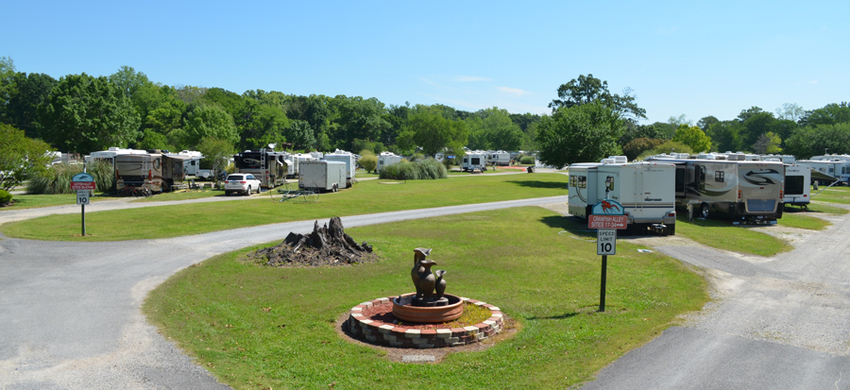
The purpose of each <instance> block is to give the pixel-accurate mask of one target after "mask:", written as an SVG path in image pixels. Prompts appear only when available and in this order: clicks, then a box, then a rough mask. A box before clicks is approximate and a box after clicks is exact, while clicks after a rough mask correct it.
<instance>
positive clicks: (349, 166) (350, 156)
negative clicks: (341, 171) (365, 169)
mask: <svg viewBox="0 0 850 390" xmlns="http://www.w3.org/2000/svg"><path fill="white" fill-rule="evenodd" d="M359 157H360V156H358V155H356V154H354V153H351V152H346V151H344V150H339V149H337V150H335V151H334V152H333V153H325V156H324V157H323V158H322V159H323V160H325V161H339V162H344V163H345V172H346V179H345V180H346V183H347V186H348V187H351V185H352V184H353V183H354V174H355V172H354V171H355V170H356V169H357V159H358V158H359Z"/></svg>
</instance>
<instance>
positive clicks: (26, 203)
mask: <svg viewBox="0 0 850 390" xmlns="http://www.w3.org/2000/svg"><path fill="white" fill-rule="evenodd" d="M110 199H114V198H112V197H109V196H105V195H103V193H100V192H95V195H94V196H93V197H92V198H91V201H92V202H99V201H102V200H110ZM12 201H14V202H15V203H14V204H12V205H11V206H8V207H0V213H2V212H3V211H5V210H21V209H33V208H37V207H50V206H65V205H75V204H77V195H76V194H51V195H33V194H21V195H12Z"/></svg>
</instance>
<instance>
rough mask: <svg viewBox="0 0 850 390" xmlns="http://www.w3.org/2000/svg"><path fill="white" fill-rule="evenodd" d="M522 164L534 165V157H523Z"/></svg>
mask: <svg viewBox="0 0 850 390" xmlns="http://www.w3.org/2000/svg"><path fill="white" fill-rule="evenodd" d="M519 163H520V164H527V165H534V156H522V157H520V158H519Z"/></svg>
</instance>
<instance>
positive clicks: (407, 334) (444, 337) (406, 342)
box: [348, 297, 504, 348]
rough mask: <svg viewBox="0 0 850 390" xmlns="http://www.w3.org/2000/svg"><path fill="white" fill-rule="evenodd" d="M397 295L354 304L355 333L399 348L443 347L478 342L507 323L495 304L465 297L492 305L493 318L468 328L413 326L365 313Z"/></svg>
mask: <svg viewBox="0 0 850 390" xmlns="http://www.w3.org/2000/svg"><path fill="white" fill-rule="evenodd" d="M392 298H393V297H385V298H378V299H374V300H371V301H368V302H363V303H361V304H359V305H357V306H354V307H352V308H351V311H350V313H349V316H348V328H349V330H350V331H351V333H352V334H353V335H354V337H356V338H358V339H360V340H362V341H365V342H368V343H371V344H377V345H383V346H386V347H398V348H443V347H458V346H462V345H468V344H474V343H477V342H479V341H483V340H486V339H488V338H489V337H491V336H495V335H496V334H498V333H499V332H500V331H501V330H502V327H503V323H504V322H503V321H502V319H503V316H502V311H501V310H500V309H499V308H498V307H496V306H493V305H490V304H487V303H485V302H481V301H478V300H475V299H469V298H463V297H461V300H463V301H464V302H465V303H472V304H475V305H477V306H483V307H486V308H488V309H490V318H488V319H487V320H486V321H484V322H482V323H480V324H475V325H472V326H467V327H464V328H438V329H410V328H407V327H404V326H396V325H394V324H390V323H386V322H383V321H374V320H370V319H368V318H366V316H364V315H363V314H362V311H363V309H364V308H367V307H370V306H372V305H380V304H386V303H390V302H391V299H392Z"/></svg>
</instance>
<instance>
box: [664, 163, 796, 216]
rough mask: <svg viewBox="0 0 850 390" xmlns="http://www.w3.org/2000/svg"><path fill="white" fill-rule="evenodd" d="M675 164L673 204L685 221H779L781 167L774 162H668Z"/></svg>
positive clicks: (782, 169) (782, 174) (781, 206)
mask: <svg viewBox="0 0 850 390" xmlns="http://www.w3.org/2000/svg"><path fill="white" fill-rule="evenodd" d="M648 160H649V161H659V162H670V163H673V164H676V204H677V206H679V207H680V208H681V209H686V210H688V217H689V218H691V217H693V216H694V215H698V216H700V217H702V218H709V217H718V216H726V217H728V218H731V219H732V220H738V221H740V220H746V221H751V222H775V221H776V220H777V219H779V218H781V217H782V209H783V207H784V206H783V202H782V199H783V187H784V185H785V183H784V182H785V166H784V165H783V164H782V163H780V162H775V161H745V160H743V161H737V160H732V161H729V160H701V159H690V158H689V159H670V158H665V157H664V156H653V157H650V158H649V159H648Z"/></svg>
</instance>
